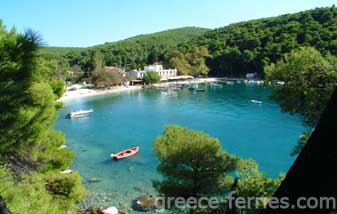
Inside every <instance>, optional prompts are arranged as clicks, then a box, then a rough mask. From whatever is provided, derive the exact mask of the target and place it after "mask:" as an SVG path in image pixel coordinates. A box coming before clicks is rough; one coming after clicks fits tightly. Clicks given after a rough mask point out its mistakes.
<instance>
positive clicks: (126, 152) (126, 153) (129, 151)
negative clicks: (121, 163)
mask: <svg viewBox="0 0 337 214" xmlns="http://www.w3.org/2000/svg"><path fill="white" fill-rule="evenodd" d="M138 152H139V146H137V147H133V148H129V149H125V150H123V151H120V152H118V153H116V154H111V155H110V156H111V158H112V159H115V160H119V159H123V158H127V157H130V156H133V155H135V154H137V153H138Z"/></svg>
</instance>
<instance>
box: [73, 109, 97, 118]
mask: <svg viewBox="0 0 337 214" xmlns="http://www.w3.org/2000/svg"><path fill="white" fill-rule="evenodd" d="M92 112H94V110H92V109H89V110H79V111H74V112H70V113H69V114H67V117H68V118H76V117H84V116H87V115H89V114H90V113H92Z"/></svg>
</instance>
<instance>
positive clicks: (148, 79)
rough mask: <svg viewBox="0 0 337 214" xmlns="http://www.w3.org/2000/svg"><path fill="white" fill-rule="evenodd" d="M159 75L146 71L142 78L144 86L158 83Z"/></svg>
mask: <svg viewBox="0 0 337 214" xmlns="http://www.w3.org/2000/svg"><path fill="white" fill-rule="evenodd" d="M160 79H161V77H160V75H159V74H158V72H155V71H148V72H146V73H145V75H144V77H143V81H144V82H145V83H146V84H155V83H158V82H160Z"/></svg>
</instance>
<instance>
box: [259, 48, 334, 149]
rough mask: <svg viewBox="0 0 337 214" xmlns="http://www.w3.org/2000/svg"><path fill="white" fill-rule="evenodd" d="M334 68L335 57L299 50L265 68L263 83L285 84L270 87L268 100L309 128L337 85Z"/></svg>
mask: <svg viewBox="0 0 337 214" xmlns="http://www.w3.org/2000/svg"><path fill="white" fill-rule="evenodd" d="M336 65H337V64H336V58H334V57H332V56H330V55H329V56H327V57H323V56H322V55H321V54H320V53H319V52H318V51H317V50H315V49H314V48H300V49H298V50H296V51H293V52H291V53H290V54H287V55H286V56H285V57H284V59H282V60H280V61H278V62H277V63H275V64H271V65H270V66H268V67H266V70H265V72H266V78H267V80H269V81H273V80H281V81H284V82H285V84H284V85H282V86H274V91H275V93H274V95H273V97H272V98H273V99H275V100H276V101H277V102H279V103H280V105H281V107H282V109H283V110H284V111H287V112H290V113H298V114H300V115H301V116H302V117H303V121H304V123H305V125H307V127H308V128H309V129H311V128H312V127H314V126H315V125H316V123H317V122H318V120H319V118H320V115H321V113H322V111H323V110H324V108H325V106H326V105H327V102H328V101H329V99H330V96H331V94H332V92H333V90H334V89H335V87H336V85H337V67H336ZM308 136H309V133H307V134H306V137H305V138H303V137H302V138H301V139H300V140H299V142H298V145H297V146H296V148H295V149H294V150H293V152H292V154H293V155H295V154H297V153H298V152H299V151H300V149H301V148H302V147H303V145H304V140H305V139H307V138H308Z"/></svg>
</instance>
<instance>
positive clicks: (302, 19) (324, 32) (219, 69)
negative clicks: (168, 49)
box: [182, 6, 337, 76]
mask: <svg viewBox="0 0 337 214" xmlns="http://www.w3.org/2000/svg"><path fill="white" fill-rule="evenodd" d="M200 46H202V47H206V48H207V49H208V51H209V53H210V57H209V58H208V59H207V65H208V66H209V68H210V74H209V75H211V76H241V75H244V74H245V73H247V72H257V73H259V74H260V75H263V70H264V66H266V65H268V64H270V63H274V62H276V61H278V60H279V59H280V58H281V57H282V56H284V54H286V53H290V52H291V51H292V50H294V49H297V48H299V47H301V46H310V47H314V48H316V49H317V50H319V51H320V52H321V53H322V54H324V55H326V54H328V53H331V54H334V55H335V54H337V8H336V7H335V6H332V7H324V8H316V9H312V10H307V11H303V12H299V13H294V14H286V15H281V16H277V17H272V18H264V19H258V20H251V21H246V22H240V23H236V24H231V25H228V26H226V27H222V28H218V29H215V30H212V31H208V32H206V33H205V34H204V35H203V36H201V37H199V38H197V39H194V40H193V41H190V42H188V43H187V44H186V45H185V48H184V49H182V51H189V50H190V49H191V47H200Z"/></svg>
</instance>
